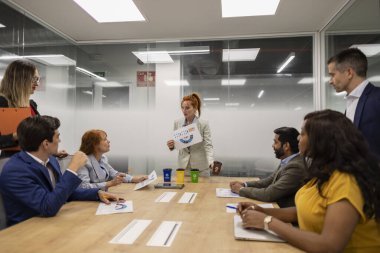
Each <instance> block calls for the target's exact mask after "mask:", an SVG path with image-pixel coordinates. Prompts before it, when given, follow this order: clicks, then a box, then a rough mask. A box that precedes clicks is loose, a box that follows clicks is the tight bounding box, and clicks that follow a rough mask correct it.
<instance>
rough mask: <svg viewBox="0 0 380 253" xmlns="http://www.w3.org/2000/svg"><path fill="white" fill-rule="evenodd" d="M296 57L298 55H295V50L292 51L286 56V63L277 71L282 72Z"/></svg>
mask: <svg viewBox="0 0 380 253" xmlns="http://www.w3.org/2000/svg"><path fill="white" fill-rule="evenodd" d="M295 57H296V55H295V54H294V53H293V52H291V53H290V54H289V55H288V57H287V58H286V60H285V61H284V63H283V64H281V66H280V67H279V68H278V70H277V73H280V72H281V71H283V70H284V68H285V67H286V66H288V64H289V63H290V62H291V61H293V60H294V58H295Z"/></svg>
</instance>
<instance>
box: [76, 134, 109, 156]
mask: <svg viewBox="0 0 380 253" xmlns="http://www.w3.org/2000/svg"><path fill="white" fill-rule="evenodd" d="M101 133H104V134H105V135H106V136H107V134H106V132H104V131H103V130H97V129H94V130H89V131H87V132H85V133H84V134H83V136H82V143H81V144H80V148H79V150H80V151H82V152H83V153H85V154H86V155H91V154H94V153H95V147H96V146H97V145H98V144H99V143H100V141H101V140H102V136H101V135H100V134H101Z"/></svg>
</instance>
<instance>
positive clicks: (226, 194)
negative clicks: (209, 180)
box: [216, 188, 240, 198]
mask: <svg viewBox="0 0 380 253" xmlns="http://www.w3.org/2000/svg"><path fill="white" fill-rule="evenodd" d="M216 196H217V197H219V198H239V197H240V196H239V194H236V193H234V192H232V191H231V189H229V188H216Z"/></svg>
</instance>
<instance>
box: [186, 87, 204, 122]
mask: <svg viewBox="0 0 380 253" xmlns="http://www.w3.org/2000/svg"><path fill="white" fill-rule="evenodd" d="M184 101H190V102H191V105H192V106H193V107H194V108H196V109H197V111H198V113H199V117H200V116H201V106H202V101H201V98H200V96H199V95H198V94H197V93H191V94H190V95H188V96H184V97H183V98H182V101H181V105H182V103H183V102H184Z"/></svg>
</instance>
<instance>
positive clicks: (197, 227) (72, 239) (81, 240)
mask: <svg viewBox="0 0 380 253" xmlns="http://www.w3.org/2000/svg"><path fill="white" fill-rule="evenodd" d="M231 180H242V181H246V180H252V178H250V179H248V178H230V177H219V176H217V177H214V176H212V177H209V178H200V179H199V182H198V183H190V178H188V177H186V178H185V187H184V188H183V189H176V190H174V189H155V188H154V187H153V185H154V184H155V183H157V182H162V179H161V177H159V179H157V181H155V182H153V183H152V184H150V185H148V186H147V187H145V188H142V189H140V190H137V191H134V190H133V188H134V186H135V185H134V184H122V185H119V186H115V187H112V188H110V189H109V191H110V192H112V193H115V194H118V195H120V196H122V197H124V198H125V199H126V200H132V201H133V212H132V213H119V214H111V215H95V213H96V210H97V208H98V206H99V202H91V201H85V202H79V201H75V202H69V203H66V204H65V205H64V206H63V207H62V208H61V210H60V211H59V212H58V214H57V215H56V216H55V217H50V218H43V217H35V218H31V219H29V220H26V221H24V222H22V223H19V224H17V225H15V226H12V227H10V228H7V229H4V230H2V231H0V252H6V253H10V252H33V253H36V252H50V253H53V252H54V253H55V252H65V253H69V252H102V253H105V252H141V253H150V252H152V253H153V252H154V253H159V252H181V253H187V252H218V253H220V252H260V253H265V252H276V253H277V252H281V253H287V252H301V251H300V250H298V249H296V248H294V247H293V246H291V245H289V244H288V243H275V242H259V241H242V240H235V238H234V228H233V227H234V225H233V216H234V214H233V213H227V212H226V204H227V203H238V202H240V201H251V200H249V199H246V198H218V197H216V193H215V192H216V190H215V189H216V188H228V187H229V182H230V181H231ZM168 191H171V192H173V191H175V192H177V194H176V195H175V196H174V197H173V199H172V200H171V201H170V202H169V203H157V202H155V200H156V199H157V198H158V197H159V196H160V195H161V194H163V193H164V192H168ZM185 192H196V193H197V196H196V197H195V199H194V201H193V203H186V204H183V203H178V200H179V199H180V198H181V197H182V195H183V193H185ZM255 202H256V203H260V202H257V201H255ZM134 219H145V220H152V222H151V224H150V225H149V226H148V227H147V228H146V229H145V230H144V232H143V233H142V234H141V235H140V236H139V237H138V238H137V239H136V240H135V241H134V243H133V244H131V245H127V244H112V243H109V242H110V240H111V239H112V238H114V237H115V236H116V235H117V234H118V233H119V232H120V231H122V230H123V229H124V228H125V227H126V226H127V225H128V224H129V223H130V222H131V221H132V220H134ZM162 221H181V222H182V225H181V226H180V228H179V230H178V233H177V234H176V236H175V238H174V240H173V241H172V244H171V246H170V247H156V246H147V242H148V241H149V239H150V238H151V237H152V235H153V234H154V232H155V231H156V230H157V228H158V227H159V225H160V224H161V222H162Z"/></svg>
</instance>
